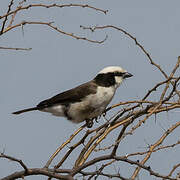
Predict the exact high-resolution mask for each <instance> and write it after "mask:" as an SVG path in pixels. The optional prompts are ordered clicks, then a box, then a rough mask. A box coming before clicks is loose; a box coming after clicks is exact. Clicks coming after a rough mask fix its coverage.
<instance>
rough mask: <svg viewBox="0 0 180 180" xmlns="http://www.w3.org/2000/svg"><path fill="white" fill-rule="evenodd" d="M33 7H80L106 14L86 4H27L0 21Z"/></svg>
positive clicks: (105, 11)
mask: <svg viewBox="0 0 180 180" xmlns="http://www.w3.org/2000/svg"><path fill="white" fill-rule="evenodd" d="M34 7H43V8H53V7H57V8H65V7H82V8H89V9H93V10H95V11H99V12H102V13H104V14H107V12H108V10H103V9H100V8H96V7H93V6H90V5H88V4H72V3H71V4H61V5H60V4H56V3H54V4H50V5H46V4H29V5H27V6H19V7H17V9H16V10H14V11H11V12H10V10H9V11H8V12H7V13H6V14H5V15H2V16H0V19H2V18H4V17H6V18H7V17H8V16H10V15H12V14H15V13H17V12H19V11H22V10H26V9H30V8H34Z"/></svg>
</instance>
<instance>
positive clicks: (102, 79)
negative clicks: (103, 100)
mask: <svg viewBox="0 0 180 180" xmlns="http://www.w3.org/2000/svg"><path fill="white" fill-rule="evenodd" d="M131 76H133V75H132V74H130V73H128V72H127V71H126V70H124V69H123V68H121V67H120V66H109V67H106V68H104V69H102V70H101V71H100V72H99V73H98V74H97V76H96V77H95V78H94V80H95V81H96V83H97V84H98V85H100V86H105V87H110V86H114V87H115V88H117V87H119V85H120V84H121V83H122V82H123V80H124V79H126V78H129V77H131Z"/></svg>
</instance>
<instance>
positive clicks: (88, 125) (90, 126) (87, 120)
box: [86, 119, 94, 128]
mask: <svg viewBox="0 0 180 180" xmlns="http://www.w3.org/2000/svg"><path fill="white" fill-rule="evenodd" d="M93 124H94V123H93V119H86V127H87V128H92V126H93Z"/></svg>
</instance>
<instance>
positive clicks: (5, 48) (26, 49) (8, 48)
mask: <svg viewBox="0 0 180 180" xmlns="http://www.w3.org/2000/svg"><path fill="white" fill-rule="evenodd" d="M0 49H3V50H21V51H30V50H32V48H13V47H0Z"/></svg>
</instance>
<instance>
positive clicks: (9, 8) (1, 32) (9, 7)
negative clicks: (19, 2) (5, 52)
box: [0, 0, 14, 35]
mask: <svg viewBox="0 0 180 180" xmlns="http://www.w3.org/2000/svg"><path fill="white" fill-rule="evenodd" d="M13 1H14V0H11V2H10V4H9V6H8V10H7V14H8V13H9V12H10V11H11V6H12V5H13ZM7 19H8V18H7V16H5V19H4V21H3V24H2V28H1V31H0V35H1V34H3V31H4V27H5V24H6V21H7Z"/></svg>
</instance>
